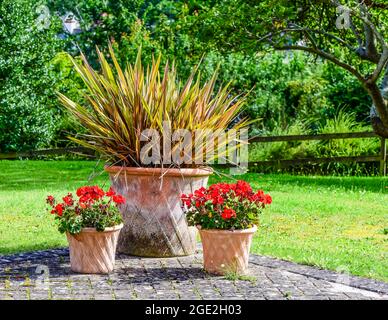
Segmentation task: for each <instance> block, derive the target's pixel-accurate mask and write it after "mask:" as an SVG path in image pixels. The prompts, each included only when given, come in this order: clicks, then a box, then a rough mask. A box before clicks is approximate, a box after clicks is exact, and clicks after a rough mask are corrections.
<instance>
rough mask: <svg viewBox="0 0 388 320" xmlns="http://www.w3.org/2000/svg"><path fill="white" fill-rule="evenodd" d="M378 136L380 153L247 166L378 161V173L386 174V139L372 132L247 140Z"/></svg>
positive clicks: (274, 140) (254, 141) (253, 163)
mask: <svg viewBox="0 0 388 320" xmlns="http://www.w3.org/2000/svg"><path fill="white" fill-rule="evenodd" d="M366 138H380V141H381V143H380V153H379V154H377V155H368V156H349V157H327V158H302V159H292V160H284V159H281V160H270V161H255V162H249V166H259V165H278V166H280V167H288V166H292V165H300V164H306V163H329V162H379V163H380V175H381V176H386V175H387V143H386V139H384V138H382V137H379V136H378V135H376V134H375V133H373V132H349V133H328V134H317V135H290V136H269V137H254V138H252V139H250V140H249V142H250V143H265V142H281V141H306V140H332V139H366Z"/></svg>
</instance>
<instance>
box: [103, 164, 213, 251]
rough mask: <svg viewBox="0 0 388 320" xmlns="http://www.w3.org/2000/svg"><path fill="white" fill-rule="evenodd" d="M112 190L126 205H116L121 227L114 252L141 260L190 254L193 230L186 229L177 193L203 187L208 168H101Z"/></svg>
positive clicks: (192, 248) (194, 240) (194, 247)
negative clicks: (108, 176) (106, 173)
mask: <svg viewBox="0 0 388 320" xmlns="http://www.w3.org/2000/svg"><path fill="white" fill-rule="evenodd" d="M105 170H106V171H107V172H108V173H109V175H110V180H111V182H112V186H113V188H114V189H115V191H116V192H117V193H119V194H122V195H123V196H124V197H125V199H126V202H125V204H123V205H120V212H121V214H122V216H123V219H124V228H123V230H122V231H121V233H120V237H119V240H118V244H117V251H118V252H120V253H125V254H130V255H135V256H142V257H175V256H186V255H190V254H193V253H194V252H195V250H196V246H197V239H196V234H197V230H196V228H195V227H189V226H188V225H187V221H186V215H185V213H184V212H183V209H182V203H181V198H180V197H181V194H182V193H184V194H188V193H193V192H194V191H195V190H197V189H199V188H200V187H205V186H206V184H207V181H208V177H209V175H211V174H212V169H211V168H205V169H190V168H181V169H174V168H164V169H161V168H141V167H139V168H130V167H116V166H111V167H105Z"/></svg>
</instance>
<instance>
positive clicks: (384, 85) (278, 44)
mask: <svg viewBox="0 0 388 320" xmlns="http://www.w3.org/2000/svg"><path fill="white" fill-rule="evenodd" d="M205 4H206V6H205ZM203 5H204V7H202V8H200V9H198V10H196V11H195V13H194V14H193V15H191V19H190V23H189V25H188V27H189V28H190V30H191V32H192V34H193V36H195V37H200V38H202V39H203V40H204V41H206V43H207V44H208V47H207V49H208V48H209V47H210V48H218V49H220V50H222V51H226V52H229V51H230V50H233V51H239V52H244V53H245V54H255V53H256V52H258V51H259V50H263V49H275V50H301V51H305V52H308V53H310V54H313V55H315V56H317V57H319V58H321V59H325V60H328V61H330V62H332V63H334V64H336V65H337V66H339V67H341V68H343V69H344V70H346V71H347V72H349V73H351V74H352V75H353V76H354V77H356V78H357V79H358V81H360V83H361V84H362V86H363V88H364V89H365V90H366V92H367V93H368V94H369V96H370V98H371V99H372V102H373V105H372V107H371V112H370V119H371V123H372V126H373V129H374V131H375V132H376V133H377V134H379V135H380V136H383V137H388V41H387V38H388V37H387V33H388V4H387V3H386V1H385V0H379V1H372V0H346V1H345V0H343V1H339V0H292V1H290V0H287V1H286V0H278V1H271V0H263V1H254V0H219V1H217V0H212V1H204V2H203ZM380 81H381V85H380V86H379V84H380Z"/></svg>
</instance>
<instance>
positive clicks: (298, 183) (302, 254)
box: [0, 161, 388, 281]
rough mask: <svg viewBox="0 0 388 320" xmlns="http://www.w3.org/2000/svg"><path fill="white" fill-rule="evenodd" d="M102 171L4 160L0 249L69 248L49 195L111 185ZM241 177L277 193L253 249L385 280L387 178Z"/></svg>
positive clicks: (0, 167)
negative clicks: (47, 203)
mask: <svg viewBox="0 0 388 320" xmlns="http://www.w3.org/2000/svg"><path fill="white" fill-rule="evenodd" d="M101 168H102V166H101V165H99V166H96V164H95V163H94V162H88V161H0V254H8V253H13V252H20V251H30V250H38V249H46V248H52V247H58V246H64V245H66V240H65V237H64V236H63V235H61V234H59V233H58V232H57V231H56V228H55V224H54V221H53V219H52V218H53V217H52V216H51V215H49V214H48V213H47V212H46V210H45V207H46V206H45V197H46V195H47V194H49V193H50V194H53V195H57V196H59V195H62V194H64V193H66V192H68V191H74V189H76V188H77V187H78V186H81V185H83V184H86V183H88V179H91V180H90V183H94V184H96V183H99V184H105V185H108V184H109V181H108V178H107V175H106V174H104V173H103V172H102V170H101ZM240 178H242V179H245V180H248V181H249V182H251V183H252V184H253V186H254V187H255V188H263V189H264V190H265V191H269V192H270V193H271V195H272V196H273V205H272V207H271V208H270V210H267V211H266V212H265V214H264V215H263V217H262V222H261V225H260V228H259V232H258V234H257V236H256V238H255V241H254V244H253V252H255V253H260V254H264V255H269V256H275V257H279V258H283V259H287V260H292V261H296V262H301V263H305V264H311V265H316V266H319V267H322V268H328V269H333V270H349V271H350V272H351V273H353V274H356V275H361V276H366V277H372V278H376V279H382V280H385V281H388V179H386V178H385V179H383V178H364V177H306V176H291V175H260V174H247V175H244V176H242V177H240ZM222 179H223V180H226V179H225V178H222ZM216 180H220V178H217V177H213V178H212V179H211V182H215V181H216Z"/></svg>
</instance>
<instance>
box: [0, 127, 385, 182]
mask: <svg viewBox="0 0 388 320" xmlns="http://www.w3.org/2000/svg"><path fill="white" fill-rule="evenodd" d="M367 138H380V141H381V145H380V153H379V154H377V155H368V156H349V157H347V156H345V157H328V158H302V159H292V160H285V159H280V160H270V161H254V162H249V166H260V165H272V166H273V165H277V166H280V167H288V166H292V165H301V164H306V163H313V164H315V163H329V162H379V163H380V175H382V176H386V175H387V143H386V139H384V138H381V137H379V136H377V135H376V134H375V133H373V132H350V133H329V134H317V135H290V136H267V137H266V136H264V137H263V136H260V137H254V138H251V139H250V140H249V142H250V143H267V142H282V141H306V140H332V139H367ZM68 153H76V154H82V155H85V156H89V157H93V152H91V150H88V149H86V148H83V147H74V148H60V149H49V150H35V151H29V152H18V153H0V160H1V159H18V158H32V157H36V156H44V155H56V154H68Z"/></svg>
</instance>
